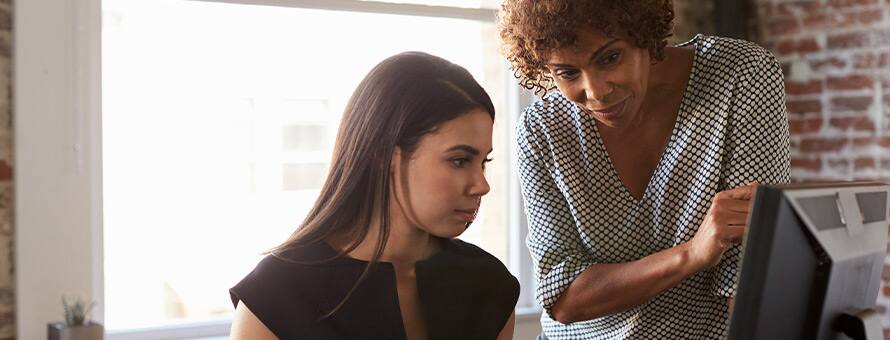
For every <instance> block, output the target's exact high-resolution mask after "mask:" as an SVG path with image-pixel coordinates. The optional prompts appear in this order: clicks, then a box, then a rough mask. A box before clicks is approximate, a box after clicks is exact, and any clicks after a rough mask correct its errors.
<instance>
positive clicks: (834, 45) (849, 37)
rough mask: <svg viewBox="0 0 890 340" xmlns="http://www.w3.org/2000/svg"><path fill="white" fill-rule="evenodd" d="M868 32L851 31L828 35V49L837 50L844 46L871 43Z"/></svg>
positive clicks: (851, 46)
mask: <svg viewBox="0 0 890 340" xmlns="http://www.w3.org/2000/svg"><path fill="white" fill-rule="evenodd" d="M869 37H870V36H869V34H868V33H866V32H853V33H844V34H836V35H831V36H829V37H828V49H829V50H837V49H845V48H857V47H867V46H869V45H870V43H871V39H870V38H869Z"/></svg>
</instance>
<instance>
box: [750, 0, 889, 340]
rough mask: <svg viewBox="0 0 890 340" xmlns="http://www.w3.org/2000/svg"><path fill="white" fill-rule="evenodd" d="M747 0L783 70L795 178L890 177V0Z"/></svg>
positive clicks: (884, 301) (883, 299) (885, 289)
mask: <svg viewBox="0 0 890 340" xmlns="http://www.w3.org/2000/svg"><path fill="white" fill-rule="evenodd" d="M752 1H753V3H754V5H755V6H756V13H757V18H758V20H757V21H758V22H757V26H758V27H759V29H760V31H759V34H758V37H759V38H758V40H760V41H758V42H759V43H760V44H761V45H764V46H766V47H767V48H769V49H770V50H772V51H773V53H774V54H775V55H776V57H777V58H778V59H779V61H780V62H781V64H782V69H783V71H784V73H785V85H786V94H787V105H788V113H789V122H790V127H791V157H792V159H791V176H792V179H793V180H794V181H810V180H860V179H862V180H866V179H867V180H881V181H885V182H890V0H795V1H788V0H752ZM883 279H884V284H883V285H882V293H881V296H880V297H879V298H878V304H879V307H880V308H882V310H883V312H884V328H885V329H887V328H890V313H888V311H887V310H888V307H890V267H885V269H884V276H883ZM885 338H888V339H890V330H885Z"/></svg>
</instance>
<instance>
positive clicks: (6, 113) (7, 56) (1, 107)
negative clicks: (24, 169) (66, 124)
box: [0, 0, 15, 340]
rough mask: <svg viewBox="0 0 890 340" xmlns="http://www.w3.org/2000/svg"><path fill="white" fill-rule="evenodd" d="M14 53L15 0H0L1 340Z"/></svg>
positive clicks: (6, 335)
mask: <svg viewBox="0 0 890 340" xmlns="http://www.w3.org/2000/svg"><path fill="white" fill-rule="evenodd" d="M11 56H12V0H0V340H8V339H14V338H15V287H14V282H15V281H14V279H13V273H14V268H13V263H14V261H13V255H14V254H13V241H14V238H13V230H14V229H13V216H12V213H13V186H12V169H13V163H12V161H13V159H12V141H13V138H12V105H11V102H12V81H11V74H12V72H11V70H12V63H11V59H12V58H11Z"/></svg>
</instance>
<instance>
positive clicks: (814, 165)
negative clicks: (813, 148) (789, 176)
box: [791, 158, 822, 171]
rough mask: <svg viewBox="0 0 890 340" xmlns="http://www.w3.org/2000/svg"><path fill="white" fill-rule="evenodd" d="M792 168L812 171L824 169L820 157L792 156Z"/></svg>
mask: <svg viewBox="0 0 890 340" xmlns="http://www.w3.org/2000/svg"><path fill="white" fill-rule="evenodd" d="M791 168H792V169H806V170H811V171H820V170H822V161H821V160H819V159H811V158H792V159H791Z"/></svg>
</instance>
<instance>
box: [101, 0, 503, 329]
mask: <svg viewBox="0 0 890 340" xmlns="http://www.w3.org/2000/svg"><path fill="white" fill-rule="evenodd" d="M347 27H349V28H352V27H361V29H347ZM409 28H410V29H409ZM495 39H496V35H495V29H494V27H493V24H491V23H482V22H476V21H470V20H460V19H443V18H423V17H410V16H396V15H383V14H372V13H350V12H337V11H321V10H305V9H297V8H278V7H271V6H250V5H236V4H225V3H208V2H200V1H177V0H105V1H104V2H103V42H102V46H103V47H102V48H103V55H102V58H103V60H102V62H103V65H102V67H103V69H102V74H103V79H102V81H103V93H102V97H103V162H104V164H103V187H104V202H105V203H104V204H105V205H104V207H103V213H104V225H105V233H104V236H105V252H104V256H105V290H106V291H105V294H106V295H105V312H106V316H105V321H106V326H107V327H108V328H109V329H112V330H114V329H126V328H135V327H147V326H162V325H166V324H171V323H181V322H194V321H204V320H209V319H214V318H223V317H228V316H229V315H230V313H231V311H232V304H231V301H230V300H229V297H228V288H229V287H231V286H232V285H234V284H235V283H237V282H238V280H240V279H241V278H242V277H243V276H244V275H245V274H247V273H248V272H249V271H250V270H251V269H252V268H253V267H254V266H255V265H256V263H257V261H259V259H260V258H261V257H262V255H261V254H260V253H261V252H262V251H264V250H267V249H269V248H271V247H273V246H275V245H277V244H279V243H280V242H282V241H283V240H285V239H286V238H287V237H288V235H290V234H291V233H292V232H293V231H294V229H295V228H296V226H297V225H299V223H300V222H301V221H302V219H303V217H304V216H305V214H306V213H307V211H308V210H309V208H310V207H311V205H312V204H313V203H314V201H315V198H316V196H317V195H318V190H319V188H320V186H321V184H322V182H323V180H324V176H325V174H326V173H325V172H326V169H327V166H328V162H329V161H330V158H331V152H332V151H333V150H332V149H333V143H334V138H335V137H336V131H337V124H338V123H339V120H340V114H341V111H342V110H343V108H344V106H345V103H346V101H347V100H348V98H349V95H350V94H351V92H352V90H353V89H354V88H355V86H356V85H357V84H358V82H359V81H360V80H361V78H362V77H363V76H364V75H365V74H366V73H367V71H368V70H370V68H371V67H373V66H374V65H375V64H376V63H378V62H379V61H381V60H382V59H383V58H385V57H388V56H391V55H393V54H396V53H398V52H402V51H407V50H418V51H426V52H429V53H432V54H436V55H439V56H442V57H444V58H447V59H449V60H451V61H453V62H456V63H458V64H460V65H463V66H464V67H466V68H467V69H468V70H470V72H471V73H472V74H473V75H474V76H475V77H476V78H477V79H478V80H480V82H481V83H482V84H483V86H485V88H486V89H487V90H488V91H489V93H490V95H491V96H492V99H493V100H494V101H495V105H496V108H497V110H498V114H499V116H498V117H499V119H497V120H496V122H495V123H496V125H495V134H494V138H495V144H494V147H495V152H494V153H493V155H492V156H493V158H495V161H494V162H493V163H492V164H491V165H490V167H489V170H488V177H489V182H490V183H491V186H492V191H491V193H490V194H489V195H488V196H486V198H485V199H484V200H483V207H482V210H481V211H480V213H479V218H478V220H477V222H476V223H475V224H474V225H473V226H472V227H471V228H470V229H469V230H468V231H467V232H466V233H465V235H463V236H462V238H464V239H466V240H469V241H471V242H473V243H476V244H478V245H480V246H482V247H483V248H485V249H487V250H488V251H490V252H491V253H493V254H495V256H497V257H499V258H501V259H502V260H505V259H506V255H507V248H506V246H507V225H506V216H507V213H506V198H505V194H506V190H507V175H506V174H507V170H506V166H507V165H508V164H506V163H507V159H508V158H507V157H506V155H505V152H506V151H507V143H506V136H507V134H506V131H505V126H506V119H505V117H507V114H508V113H507V111H506V109H505V105H504V103H505V98H506V95H505V91H506V90H505V87H506V84H507V83H508V82H507V79H508V78H507V77H508V76H509V72H508V70H507V68H506V65H505V63H504V62H503V61H502V59H501V57H500V56H499V55H498V54H497V50H496V48H497V44H496V40H495Z"/></svg>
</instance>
